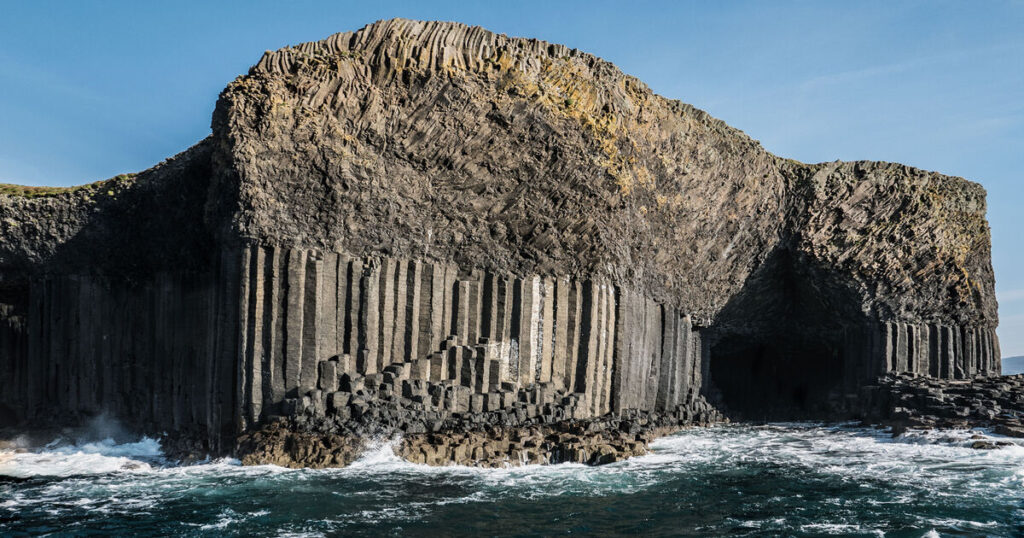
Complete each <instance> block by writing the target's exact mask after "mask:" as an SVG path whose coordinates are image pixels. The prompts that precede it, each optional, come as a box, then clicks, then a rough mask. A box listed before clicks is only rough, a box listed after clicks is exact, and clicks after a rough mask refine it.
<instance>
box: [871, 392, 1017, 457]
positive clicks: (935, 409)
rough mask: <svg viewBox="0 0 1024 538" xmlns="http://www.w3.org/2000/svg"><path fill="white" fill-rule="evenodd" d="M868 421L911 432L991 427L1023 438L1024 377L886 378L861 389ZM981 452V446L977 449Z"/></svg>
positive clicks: (896, 432) (1011, 435) (898, 431)
mask: <svg viewBox="0 0 1024 538" xmlns="http://www.w3.org/2000/svg"><path fill="white" fill-rule="evenodd" d="M861 395H862V402H863V407H862V409H861V413H862V416H863V419H864V420H865V421H877V422H879V423H881V424H883V425H888V426H892V428H893V433H894V435H898V434H899V433H902V432H903V431H906V430H907V429H911V428H942V429H970V428H977V427H983V428H992V429H993V432H994V433H996V434H998V435H1005V436H1008V437H1021V438H1024V375H1012V376H1001V377H977V378H974V379H970V380H953V379H935V378H930V377H920V376H912V375H907V374H902V375H887V376H884V377H882V378H880V379H879V382H878V384H877V385H872V386H867V387H863V388H862V390H861ZM979 448H980V447H979Z"/></svg>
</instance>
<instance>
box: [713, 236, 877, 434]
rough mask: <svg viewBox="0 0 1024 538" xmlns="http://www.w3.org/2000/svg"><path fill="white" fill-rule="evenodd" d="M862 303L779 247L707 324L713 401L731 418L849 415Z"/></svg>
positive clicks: (833, 278) (829, 274) (827, 274)
mask: <svg viewBox="0 0 1024 538" xmlns="http://www.w3.org/2000/svg"><path fill="white" fill-rule="evenodd" d="M861 304H862V301H861V299H860V297H859V294H858V293H857V292H855V291H854V290H853V288H852V286H851V285H849V284H848V283H846V282H844V281H843V280H842V279H841V278H839V277H838V276H837V275H836V274H835V272H834V271H831V270H829V269H828V268H822V267H819V266H816V265H815V264H814V263H812V262H810V261H808V260H806V259H804V258H803V257H802V256H800V255H798V254H794V253H793V251H792V250H790V249H785V248H779V249H776V250H775V251H774V252H772V253H771V254H770V255H769V256H768V258H767V259H766V260H765V262H764V263H763V264H762V265H761V266H760V267H759V268H758V269H757V270H756V271H755V272H754V273H753V274H751V276H750V277H749V278H748V279H747V281H746V282H745V283H744V286H743V288H742V289H741V290H740V292H739V293H737V294H736V295H735V296H734V297H733V298H732V300H730V301H729V303H728V304H727V305H726V306H725V307H724V308H723V309H722V310H721V312H720V313H719V315H718V317H717V318H716V320H715V322H714V324H713V325H712V326H711V327H709V330H708V333H709V337H710V344H711V349H710V357H709V360H710V365H709V366H710V376H711V380H710V381H711V382H710V384H709V385H710V387H709V390H710V394H711V396H712V399H713V400H715V401H716V403H717V404H718V405H719V407H720V408H721V409H722V411H724V412H725V413H726V414H727V416H729V417H730V418H732V419H734V420H748V421H780V420H807V419H838V418H845V417H842V416H840V415H841V414H842V412H843V411H842V407H841V406H842V403H843V400H842V397H843V394H844V391H845V390H846V389H849V388H851V387H853V386H854V385H855V382H854V380H852V379H849V377H850V372H854V371H857V369H858V368H859V367H860V365H856V364H851V363H852V362H855V361H857V360H859V355H857V356H846V355H847V354H848V353H847V350H848V349H850V348H849V346H848V344H849V342H850V340H849V339H848V338H847V335H850V334H860V333H861V331H862V328H863V327H864V325H865V323H866V322H867V320H866V317H865V315H864V314H863V313H862V312H861V311H860V305H861Z"/></svg>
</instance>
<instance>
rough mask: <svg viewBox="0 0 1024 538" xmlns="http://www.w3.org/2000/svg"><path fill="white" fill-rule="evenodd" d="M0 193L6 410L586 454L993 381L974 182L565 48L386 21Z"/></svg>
mask: <svg viewBox="0 0 1024 538" xmlns="http://www.w3.org/2000/svg"><path fill="white" fill-rule="evenodd" d="M5 192H6V194H3V195H0V375H2V383H0V419H2V420H3V421H4V422H5V424H4V425H6V426H8V427H24V426H26V425H41V424H57V423H64V422H74V421H76V420H82V419H84V418H86V417H89V416H91V415H96V414H100V413H107V414H109V415H112V416H115V417H117V418H118V419H120V420H121V421H123V422H124V423H126V424H128V425H130V426H131V427H132V428H134V429H136V430H138V431H140V432H151V433H163V432H166V433H167V434H168V436H167V439H168V443H169V444H174V443H177V445H178V446H186V447H189V450H192V451H194V452H196V453H211V454H212V453H231V452H235V453H238V454H240V455H241V456H243V457H245V458H248V460H247V461H252V462H259V461H271V462H275V463H281V464H285V465H289V464H293V465H332V464H343V463H345V462H346V461H349V460H350V459H351V457H353V456H352V454H354V453H357V452H358V449H359V443H360V442H362V441H360V439H364V438H366V437H368V436H372V435H376V434H384V435H388V434H392V433H395V432H401V433H403V434H404V435H405V440H404V441H403V443H402V445H401V448H399V449H398V450H400V451H401V453H402V454H403V455H405V456H406V457H408V458H410V459H412V460H414V461H423V462H428V463H444V462H446V461H464V462H477V463H482V464H502V463H503V462H509V461H511V462H513V463H514V462H517V461H566V460H571V461H589V462H592V463H600V462H602V461H610V460H612V459H615V458H617V457H619V456H621V455H629V454H632V453H639V452H642V451H643V447H644V443H645V442H646V441H647V440H648V439H649V437H650V436H651V435H655V434H657V433H658V432H663V431H667V430H669V429H671V428H676V427H681V426H684V425H687V424H704V423H709V422H715V421H718V420H721V419H722V417H723V415H724V416H728V417H730V418H734V419H735V418H743V419H753V420H761V419H797V418H848V417H856V416H857V415H858V413H861V412H862V411H863V406H862V405H861V403H862V401H863V398H864V390H863V389H864V387H867V386H872V385H874V384H875V383H876V382H877V380H878V379H879V378H880V377H881V376H885V375H887V374H892V375H895V374H913V375H916V376H926V377H930V378H935V379H965V380H966V379H973V378H976V377H979V376H980V377H985V376H996V375H998V374H999V371H1000V361H999V348H998V342H997V340H996V336H995V327H996V324H997V314H996V301H995V294H994V277H993V272H992V266H991V262H990V241H989V229H988V224H987V222H986V220H985V192H984V190H983V189H982V187H981V186H979V185H977V184H975V183H971V182H969V181H966V180H964V179H961V178H956V177H949V176H945V175H941V174H938V173H934V172H926V171H923V170H918V169H914V168H911V167H908V166H904V165H900V164H893V163H883V162H867V161H862V162H831V163H822V164H813V165H808V164H803V163H799V162H796V161H792V160H788V159H784V158H780V157H776V156H775V155H772V154H771V153H768V152H767V151H765V150H764V149H763V148H762V147H761V146H760V145H759V144H758V143H757V142H756V141H755V140H752V139H750V138H749V137H747V136H746V135H745V134H743V133H742V132H740V131H738V130H736V129H734V128H731V127H729V126H728V125H726V124H724V123H722V122H721V121H718V120H716V119H714V118H712V117H711V116H709V115H708V114H706V113H705V112H703V111H701V110H698V109H695V108H694V107H692V106H690V105H686V104H683V103H681V102H678V101H672V100H669V99H665V98H663V97H661V96H658V95H656V94H654V93H652V92H651V91H650V90H649V89H648V88H647V87H646V86H645V85H644V84H643V83H642V82H640V81H638V80H637V79H635V78H632V77H630V76H627V75H624V74H623V73H621V72H620V71H619V70H618V69H617V68H615V67H614V66H613V65H611V64H610V63H608V62H605V61H603V60H601V59H599V58H596V57H594V56H591V55H589V54H586V53H583V52H580V51H578V50H574V49H569V48H566V47H564V46H560V45H555V44H550V43H546V42H543V41H538V40H533V39H519V38H510V37H506V36H503V35H497V34H494V33H491V32H488V31H487V30H484V29H481V28H478V27H469V26H464V25H461V24H454V23H440V22H418V21H409V20H400V19H396V20H389V21H382V22H378V23H375V24H372V25H369V26H367V27H365V28H363V29H361V30H359V31H356V32H346V33H340V34H335V35H332V36H330V37H328V38H327V39H325V40H323V41H318V42H311V43H305V44H302V45H299V46H296V47H289V48H285V49H282V50H279V51H276V52H267V53H265V54H264V55H263V57H262V58H261V59H260V60H259V62H258V63H257V64H256V65H255V66H253V67H252V68H251V69H250V70H249V72H248V74H246V75H244V76H240V77H239V78H237V79H236V80H235V81H233V82H231V83H230V84H229V85H228V87H227V88H226V89H225V90H224V91H223V92H222V93H221V95H220V98H219V100H218V102H217V106H216V111H215V113H214V116H213V120H212V134H211V135H210V136H209V137H208V138H207V139H205V140H203V141H202V142H200V143H199V144H197V145H196V146H194V147H192V148H190V149H188V150H186V151H184V152H183V153H181V154H179V155H177V156H175V157H173V158H170V159H168V160H167V161H165V162H163V163H161V164H159V165H157V166H155V167H153V168H151V169H149V170H146V171H144V172H141V173H138V174H135V175H128V176H119V177H118V178H114V179H111V180H108V181H105V182H100V183H96V184H92V185H87V186H83V187H80V188H75V189H68V190H53V191H39V192H36V191H32V190H30V189H24V188H16V187H13V186H8V187H6V188H5Z"/></svg>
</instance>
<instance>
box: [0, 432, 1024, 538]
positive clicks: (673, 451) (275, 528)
mask: <svg viewBox="0 0 1024 538" xmlns="http://www.w3.org/2000/svg"><path fill="white" fill-rule="evenodd" d="M969 437H970V432H927V433H912V434H908V435H903V436H901V437H899V438H896V439H892V438H890V437H889V436H888V435H886V434H884V433H882V432H879V431H876V430H870V429H861V428H853V427H845V426H821V425H809V424H782V425H769V426H759V427H753V426H723V427H716V428H709V429H694V430H689V431H686V432H682V433H680V434H677V435H674V436H671V437H667V438H664V439H661V440H659V441H657V442H656V443H655V444H654V445H653V453H652V454H649V455H647V456H643V457H639V458H634V459H632V460H629V461H626V462H621V463H617V464H613V465H608V466H603V467H584V466H580V465H554V466H528V467H521V468H513V469H499V470H481V469H472V468H465V467H445V468H434V467H426V466H421V465H413V464H409V463H405V462H403V461H401V460H399V459H397V458H396V457H395V456H393V454H392V453H391V451H390V448H389V446H388V444H387V443H382V444H381V445H380V446H379V447H376V448H375V449H373V450H371V451H368V452H367V453H366V454H365V455H364V456H363V458H362V459H360V460H359V461H358V462H357V463H356V464H354V465H352V466H351V467H349V468H346V469H336V470H286V469H281V468H277V467H272V466H261V467H242V466H240V465H238V464H237V462H235V461H231V460H219V461H214V462H211V463H207V464H202V465H193V466H169V465H166V464H165V463H164V462H163V460H162V458H161V456H160V452H159V448H158V445H157V444H156V442H155V441H153V440H150V439H143V440H141V441H138V442H135V443H124V444H116V443H114V442H113V441H110V440H107V441H103V442H94V443H83V442H79V443H76V444H66V445H59V444H54V445H52V446H50V447H49V448H47V449H45V450H41V451H37V452H32V453H23V454H13V455H12V454H10V453H8V454H6V455H5V456H3V457H4V458H6V459H5V461H2V462H0V475H4V476H6V477H7V478H2V479H0V534H2V535H12V534H13V535H18V534H43V533H53V534H57V535H61V534H68V535H80V534H89V533H104V534H118V535H125V534H160V535H167V534H171V535H194V536H223V535H247V536H326V535H373V536H379V535H402V536H407V535H431V536H434V535H439V534H441V535H467V536H468V535H480V534H485V535H548V534H588V535H592V534H598V535H612V534H643V535H647V536H663V535H664V536H667V535H694V536H706V535H717V534H729V535H737V536H745V535H747V536H761V535H787V536H789V535H795V536H822V535H843V536H915V537H918V536H936V535H941V536H947V535H969V536H975V535H991V536H1021V535H1024V447H1021V446H1011V447H1007V448H1003V449H999V450H974V449H971V448H969V446H968V445H969V444H970V442H971V440H970V439H969Z"/></svg>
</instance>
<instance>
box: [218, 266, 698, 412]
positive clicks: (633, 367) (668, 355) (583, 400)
mask: <svg viewBox="0 0 1024 538" xmlns="http://www.w3.org/2000/svg"><path fill="white" fill-rule="evenodd" d="M240 258H241V268H240V269H241V270H240V273H241V274H242V275H244V281H243V282H242V284H241V285H240V290H241V293H242V295H243V297H242V298H241V301H240V306H239V309H238V311H239V315H240V323H239V328H240V329H241V334H240V336H239V338H238V341H239V350H240V359H239V372H240V373H239V383H238V385H237V386H238V391H239V393H238V399H237V400H238V405H239V409H238V417H239V424H238V426H239V427H240V428H243V429H244V428H245V427H247V426H248V425H251V424H255V423H258V422H259V421H261V420H263V419H265V418H267V417H268V416H269V415H276V414H290V413H294V412H299V411H302V410H303V409H305V408H307V407H309V406H313V407H314V408H315V407H317V406H324V407H325V408H330V406H331V403H330V402H332V401H334V399H340V398H347V397H348V394H350V393H351V392H352V390H351V388H352V385H353V384H356V385H359V384H362V385H372V386H378V385H379V384H380V383H381V382H382V381H387V382H389V383H391V384H392V386H398V387H401V386H403V385H404V386H406V387H408V391H409V392H411V393H416V394H419V393H421V392H425V389H424V387H427V386H428V385H435V386H438V385H439V386H443V388H444V389H445V390H444V391H443V394H442V393H441V392H438V394H440V395H439V396H436V397H434V398H433V404H434V405H436V406H437V408H438V409H439V410H442V411H448V412H480V411H493V410H498V409H504V408H507V407H510V406H511V405H512V404H513V403H514V401H515V400H514V399H515V398H516V397H517V394H521V393H522V392H523V389H528V391H530V393H529V394H530V395H529V396H527V397H528V398H530V400H531V403H536V404H537V405H541V406H542V405H544V404H546V403H557V404H558V405H559V406H562V407H563V408H565V409H567V413H568V415H567V416H572V417H575V418H585V417H592V416H599V415H602V414H605V413H608V412H611V411H616V412H618V411H622V410H625V409H647V410H658V411H672V410H675V409H676V408H677V407H678V406H681V405H687V404H691V403H693V402H694V401H696V398H698V396H699V393H700V385H701V374H700V372H701V363H702V360H701V356H702V351H701V350H702V346H701V345H700V335H699V332H698V331H697V330H696V329H695V328H694V327H693V326H692V324H691V322H690V318H689V317H688V316H686V315H685V313H682V312H680V311H678V310H676V309H674V308H671V307H666V306H664V305H660V304H658V303H656V302H654V301H651V300H649V299H646V298H644V297H642V296H640V295H638V294H635V293H633V292H631V291H629V290H625V289H623V288H620V287H616V286H614V285H612V284H609V283H607V282H599V281H596V280H584V281H578V280H573V279H569V278H565V277H557V278H556V277H541V276H537V275H531V276H525V277H518V276H512V275H507V274H500V273H492V272H488V271H481V270H469V271H466V270H462V269H460V268H458V267H456V266H454V265H451V264H444V263H429V262H423V261H419V260H403V259H395V258H383V257H374V258H355V257H351V256H348V255H346V254H342V253H321V252H317V251H309V250H301V249H281V248H277V247H258V246H254V247H251V248H249V249H247V250H245V251H244V252H242V253H241V255H240ZM395 380H398V381H400V382H401V383H398V384H397V385H394V381H395ZM340 388H345V389H346V390H345V391H344V394H345V396H342V392H340ZM336 392H337V393H338V395H337V396H334V395H333V394H334V393H336ZM519 397H522V396H519ZM414 401H417V402H418V403H424V401H428V402H429V401H430V398H429V397H424V398H418V399H414Z"/></svg>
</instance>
